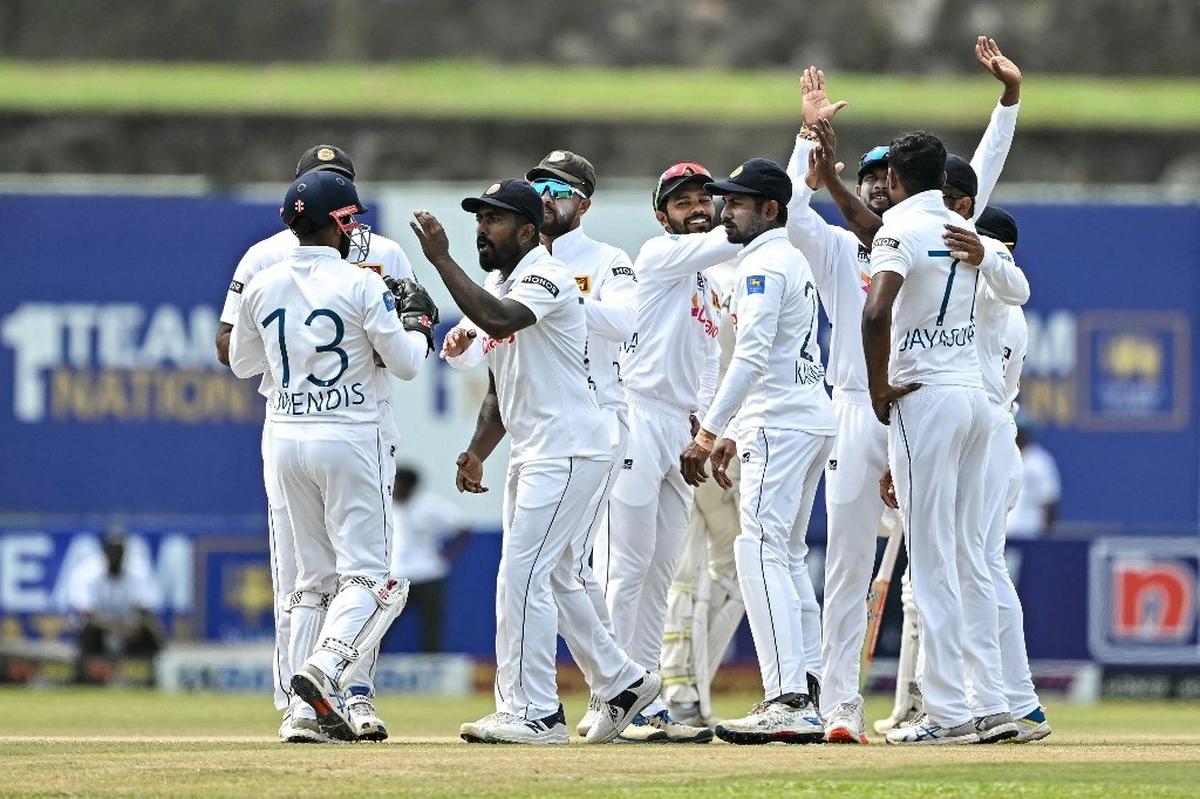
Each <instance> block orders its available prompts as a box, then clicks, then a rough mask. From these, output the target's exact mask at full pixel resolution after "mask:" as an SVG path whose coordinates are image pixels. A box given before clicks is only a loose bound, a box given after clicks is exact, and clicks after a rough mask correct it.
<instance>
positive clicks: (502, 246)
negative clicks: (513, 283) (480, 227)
mask: <svg viewBox="0 0 1200 799" xmlns="http://www.w3.org/2000/svg"><path fill="white" fill-rule="evenodd" d="M483 244H487V248H486V249H481V250H479V265H480V266H481V267H483V271H485V272H495V271H497V270H503V269H506V268H511V267H513V266H516V265H517V262H518V261H520V260H521V256H520V253H521V245H520V242H519V241H517V232H516V231H515V230H514V231H513V233H512V235H511V236H509V237H508V238H507V239H504V240H502V241H492V240H491V239H489V238H487V237H486V236H479V237H478V238H476V239H475V246H476V247H479V246H481V245H483Z"/></svg>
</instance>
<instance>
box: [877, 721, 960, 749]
mask: <svg viewBox="0 0 1200 799" xmlns="http://www.w3.org/2000/svg"><path fill="white" fill-rule="evenodd" d="M887 742H888V743H890V744H899V745H903V746H928V745H936V744H973V743H978V742H979V733H978V732H977V731H976V729H975V723H974V722H973V721H968V722H966V723H964V724H959V725H958V726H957V727H949V728H947V727H943V726H941V725H940V724H937V723H935V722H934V721H933V720H932V719H930V718H929V717H928V716H927V715H925V714H924V713H922V714H921V715H920V716H918V717H917V718H916V720H914V721H913V722H912V723H910V724H905V725H904V726H902V727H897V728H896V729H894V730H892V731H891V732H889V733H888V734H887Z"/></svg>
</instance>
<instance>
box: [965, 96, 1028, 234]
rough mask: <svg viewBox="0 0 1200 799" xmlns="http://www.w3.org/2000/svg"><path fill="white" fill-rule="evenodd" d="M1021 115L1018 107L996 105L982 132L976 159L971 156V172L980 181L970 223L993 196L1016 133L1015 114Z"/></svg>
mask: <svg viewBox="0 0 1200 799" xmlns="http://www.w3.org/2000/svg"><path fill="white" fill-rule="evenodd" d="M1020 111H1021V104H1020V103H1017V104H1015V105H1001V104H1000V103H997V104H996V108H995V109H994V110H993V111H992V118H991V119H990V120H989V121H988V126H987V130H985V131H984V132H983V138H982V139H980V140H979V146H978V147H976V148H975V155H973V156H971V168H972V169H974V170H975V177H976V178H977V179H978V181H979V188H978V189H977V190H976V192H975V215H974V216H973V217H971V221H976V220H978V219H979V215H980V214H981V213H983V209H984V208H986V207H987V204H988V202H989V201H990V200H991V198H992V192H993V191H994V190H995V188H996V183H997V182H998V181H999V180H1000V173H1001V172H1003V171H1004V162H1005V161H1006V160H1007V159H1008V151H1009V148H1011V147H1012V140H1013V135H1014V134H1015V133H1016V130H1017V114H1019V113H1020Z"/></svg>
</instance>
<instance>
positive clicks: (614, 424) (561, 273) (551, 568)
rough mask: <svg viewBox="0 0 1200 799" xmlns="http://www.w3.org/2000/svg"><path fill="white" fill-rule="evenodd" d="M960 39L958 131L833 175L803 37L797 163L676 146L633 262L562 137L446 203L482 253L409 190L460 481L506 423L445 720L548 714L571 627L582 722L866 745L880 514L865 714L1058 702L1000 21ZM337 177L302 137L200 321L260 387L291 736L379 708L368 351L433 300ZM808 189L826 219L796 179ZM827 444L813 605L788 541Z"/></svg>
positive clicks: (907, 734)
mask: <svg viewBox="0 0 1200 799" xmlns="http://www.w3.org/2000/svg"><path fill="white" fill-rule="evenodd" d="M976 56H977V58H978V59H979V61H980V63H981V64H982V65H983V66H984V67H985V68H986V69H987V70H988V71H989V72H990V73H991V74H993V75H994V76H995V77H996V78H997V79H998V80H999V81H1000V82H1001V83H1003V85H1004V93H1003V95H1002V96H1001V99H1000V103H999V104H998V105H997V107H996V109H995V111H994V112H993V114H992V117H991V120H990V123H989V126H988V129H987V131H986V133H985V134H984V137H983V140H982V142H981V143H980V146H979V148H978V149H977V151H976V152H975V154H974V156H973V157H972V158H971V159H970V160H969V161H968V160H966V159H963V158H960V157H958V156H955V155H952V154H949V155H948V154H947V152H946V149H945V147H944V145H943V144H942V142H941V141H940V140H938V139H937V138H936V137H934V136H932V135H930V134H928V133H923V132H912V133H905V134H903V135H900V136H897V137H896V138H894V139H893V140H892V141H891V143H890V144H888V145H887V146H880V147H876V148H873V149H872V150H870V151H868V152H867V153H866V154H865V155H864V156H863V157H862V159H861V161H860V163H859V168H858V173H857V188H856V190H855V191H851V190H850V189H849V188H847V187H846V186H845V185H844V184H843V183H842V181H841V178H840V177H839V172H840V171H841V168H842V165H841V164H840V163H839V162H838V161H837V137H836V134H835V131H834V128H833V125H832V121H831V120H832V119H833V117H834V116H835V114H836V113H837V112H838V111H839V110H840V109H841V108H842V107H844V106H845V105H846V103H845V102H839V103H830V102H829V100H828V97H827V95H826V91H825V77H824V74H823V73H822V72H821V71H819V70H817V69H816V68H809V69H807V70H805V71H804V75H803V79H802V89H803V102H802V117H803V120H802V122H803V124H802V126H801V128H800V131H799V133H798V135H797V136H796V141H795V149H794V152H793V154H792V157H791V159H790V160H789V162H788V164H787V165H786V167H785V166H781V165H779V164H777V163H775V162H773V161H771V160H768V159H765V158H751V159H749V160H747V161H746V162H744V163H743V164H742V165H740V166H738V167H737V168H735V169H734V170H732V172H730V173H729V175H728V177H727V178H724V179H717V178H714V177H713V175H712V174H711V173H710V172H709V170H707V169H706V168H705V167H704V166H702V165H701V164H699V163H696V162H688V161H684V162H680V163H677V164H675V165H673V166H671V167H670V168H669V169H667V170H666V171H665V172H663V174H662V175H661V176H660V177H659V179H658V181H657V183H656V185H655V186H654V189H653V192H652V203H653V211H654V214H655V218H656V219H657V221H658V222H659V224H660V225H661V226H662V228H663V235H660V236H657V237H655V238H652V239H651V240H650V241H648V242H646V243H645V244H644V245H643V246H642V248H641V250H640V251H639V252H638V254H637V257H636V258H635V259H633V260H632V261H631V260H630V259H629V257H628V256H627V255H626V254H625V253H624V252H623V251H622V250H620V249H619V248H617V247H614V246H611V245H608V244H605V243H602V242H598V241H595V240H593V239H592V238H590V237H589V236H588V235H587V234H586V233H585V231H584V227H583V225H582V222H583V219H584V217H585V215H586V213H587V211H588V210H589V208H590V207H591V203H592V198H593V195H594V194H595V192H596V187H597V183H596V172H595V169H594V168H593V166H592V164H591V163H590V162H589V161H588V160H587V159H586V158H584V157H582V156H580V155H577V154H575V153H573V152H569V151H566V150H555V151H553V152H551V153H549V154H548V155H547V156H546V157H545V158H543V159H542V160H541V162H540V163H538V164H537V165H536V166H534V167H533V168H531V169H530V170H529V171H528V172H527V173H526V174H525V175H524V177H523V178H515V179H507V180H501V181H498V182H495V183H493V184H491V185H490V186H488V187H487V188H486V189H485V190H484V191H483V192H482V193H481V194H480V195H479V196H476V197H468V198H466V199H464V200H463V201H462V204H461V205H462V209H463V210H464V211H465V212H467V213H470V214H473V215H474V217H475V220H476V249H477V252H478V258H479V264H480V266H481V267H482V268H483V269H484V271H485V272H486V277H485V279H484V281H483V283H482V285H480V284H478V283H476V282H475V280H474V279H473V278H472V277H471V276H470V275H468V274H467V273H466V272H465V271H464V270H463V269H462V268H461V267H460V266H459V264H457V263H456V262H455V260H454V259H453V258H452V257H451V255H450V245H449V241H448V238H447V236H446V233H445V231H444V230H443V228H442V225H441V223H440V222H439V221H438V220H437V219H436V218H435V217H434V216H433V215H432V214H430V213H428V212H426V211H417V212H416V213H415V214H414V215H413V220H412V222H411V227H412V231H413V233H414V234H415V236H416V239H417V241H418V242H419V244H420V247H421V250H422V252H423V253H424V255H425V258H426V259H427V260H428V262H429V264H430V265H431V266H432V267H433V269H434V270H435V271H436V273H437V276H438V278H439V279H440V280H441V281H442V283H443V284H444V285H445V287H446V289H447V291H448V292H449V294H450V296H451V297H452V298H453V300H454V302H455V303H456V304H457V306H458V308H459V309H460V310H461V311H462V313H463V319H462V320H461V321H460V322H459V323H458V324H457V325H455V326H454V327H453V328H452V329H451V330H450V331H449V332H447V333H446V335H445V336H444V338H443V340H442V344H441V349H440V352H439V353H438V355H439V357H441V358H443V359H444V360H445V361H446V362H447V363H448V364H449V365H450V366H451V367H453V368H455V369H478V368H483V367H486V368H487V370H488V377H489V380H488V390H487V393H486V395H485V397H484V399H483V402H482V404H481V407H480V409H479V416H478V421H477V425H476V429H475V433H474V435H473V436H472V437H471V440H470V441H469V442H468V443H467V446H466V449H465V450H464V451H462V452H461V453H460V454H459V455H457V459H456V465H457V476H456V484H457V488H458V490H459V491H460V492H466V493H482V492H485V491H488V490H489V488H488V487H487V486H486V485H485V477H484V463H485V462H486V461H487V460H488V458H489V457H490V456H491V455H492V453H493V451H494V450H495V448H496V446H497V445H498V444H499V443H500V441H501V440H502V439H504V437H505V436H508V438H509V442H510V455H509V460H508V465H507V469H506V471H505V472H504V477H503V481H504V482H503V491H504V499H503V518H502V527H503V543H502V550H501V551H502V555H501V560H500V564H499V569H498V573H497V580H496V608H495V610H496V677H495V703H496V711H495V712H494V713H491V714H489V715H487V716H485V717H484V718H481V719H479V720H477V721H473V722H468V723H465V724H463V725H462V727H461V729H460V736H461V737H462V738H463V739H464V740H466V741H468V742H471V743H528V744H552V743H566V742H567V740H568V738H569V733H568V726H567V719H566V717H565V715H564V712H563V706H562V704H561V703H560V701H559V697H558V690H557V683H556V649H557V639H558V637H559V636H561V637H562V638H563V639H564V641H565V642H566V644H567V646H568V648H569V649H570V652H571V655H572V658H573V659H574V661H575V663H576V664H578V666H579V667H580V669H581V671H582V672H583V675H584V678H585V680H586V681H587V684H588V686H589V689H590V693H591V699H590V702H589V706H588V710H587V713H586V714H585V715H584V716H583V718H582V719H580V720H579V721H578V723H577V726H576V731H577V733H578V734H579V735H580V736H583V737H584V739H585V740H586V741H587V742H589V743H605V742H610V741H621V742H626V743H638V742H647V743H652V742H672V743H695V744H703V743H707V742H709V741H711V740H712V738H713V737H714V733H715V735H716V736H717V737H719V738H721V739H722V740H724V741H728V742H731V743H735V744H758V743H768V742H773V741H781V742H789V743H815V742H820V741H828V742H831V743H860V744H865V743H867V737H866V733H865V726H866V722H865V717H864V713H863V697H862V696H861V694H860V693H859V690H860V689H859V684H860V677H861V674H860V672H861V668H860V653H861V652H862V650H863V645H864V638H865V637H866V636H867V619H868V611H867V602H866V599H867V595H868V589H869V588H870V584H871V577H872V569H873V567H874V563H875V554H876V541H877V537H878V535H879V532H880V531H881V530H887V529H895V530H897V531H899V532H896V533H893V535H900V534H902V535H903V536H904V542H905V544H906V549H907V552H908V560H909V569H908V572H907V573H906V575H905V577H904V581H903V582H904V589H903V595H904V599H905V627H904V633H905V634H904V639H903V648H902V652H901V664H900V673H899V674H898V676H897V698H896V707H895V708H894V710H893V712H892V715H891V716H890V717H889V718H888V719H884V720H882V721H880V722H877V723H876V725H875V728H876V731H878V732H880V733H883V734H886V740H887V742H888V743H891V744H910V745H921V744H951V743H988V742H994V741H1003V740H1016V741H1021V742H1023V741H1030V740H1037V739H1039V738H1043V737H1045V736H1046V735H1048V734H1049V733H1050V726H1049V724H1048V722H1047V721H1046V718H1045V714H1044V711H1043V710H1042V708H1041V706H1040V702H1039V700H1038V697H1037V695H1036V694H1035V693H1034V691H1033V685H1032V682H1031V679H1030V673H1029V665H1028V660H1027V656H1026V654H1025V643H1024V634H1023V619H1022V615H1021V614H1022V611H1021V606H1020V602H1019V600H1018V598H1017V595H1016V592H1015V589H1014V588H1013V584H1012V580H1011V578H1010V577H1009V574H1008V571H1007V567H1006V565H1005V562H1004V541H1005V519H1006V514H1007V511H1008V510H1009V508H1010V507H1011V506H1012V504H1013V503H1014V502H1015V500H1016V491H1017V489H1018V488H1019V485H1020V462H1019V458H1018V455H1017V450H1016V444H1015V423H1014V420H1013V413H1014V411H1015V401H1016V395H1017V387H1018V384H1019V378H1020V370H1021V364H1022V361H1023V359H1024V351H1025V338H1026V333H1025V325H1024V317H1023V315H1022V312H1021V310H1020V306H1021V305H1022V304H1024V302H1025V301H1026V300H1027V299H1028V297H1029V283H1028V281H1027V279H1026V278H1025V275H1024V274H1023V273H1022V271H1021V270H1020V268H1018V267H1017V265H1016V263H1015V261H1014V260H1013V257H1012V255H1011V252H1012V250H1013V248H1014V247H1015V245H1016V240H1017V228H1016V223H1015V221H1014V220H1013V219H1012V217H1011V216H1009V215H1008V214H1007V213H1006V212H1004V211H1003V210H1001V209H999V208H995V207H989V206H988V198H989V197H990V195H991V192H992V189H993V187H994V186H995V184H996V182H997V180H998V178H999V175H1000V172H1001V170H1002V167H1003V164H1004V160H1005V158H1006V156H1007V153H1008V149H1009V146H1010V144H1011V142H1012V138H1013V133H1014V129H1015V125H1016V118H1017V111H1018V108H1019V95H1020V83H1021V73H1020V71H1019V69H1017V67H1016V65H1015V64H1013V63H1012V62H1011V61H1010V60H1009V59H1007V58H1006V57H1004V55H1003V54H1002V53H1001V51H1000V49H999V48H998V47H997V46H996V43H995V42H994V41H992V40H988V39H985V38H983V37H980V39H979V41H978V42H977V44H976ZM354 177H355V172H354V166H353V163H352V162H351V160H350V158H349V156H348V155H347V154H346V153H345V152H344V151H342V150H340V149H339V148H337V147H333V146H330V145H318V146H317V147H314V148H312V149H310V150H309V151H308V152H306V153H305V154H304V156H303V157H302V158H301V160H300V163H299V164H298V166H297V169H296V179H295V181H294V182H293V183H292V184H291V186H290V187H289V188H288V190H287V192H286V195H285V197H284V203H283V207H282V208H281V216H282V218H283V222H284V224H285V225H286V229H284V230H282V231H280V232H279V233H277V234H276V235H274V236H272V237H271V238H269V239H266V240H264V241H263V242H260V243H259V244H257V245H255V246H254V247H252V248H251V249H250V251H249V252H247V254H246V256H245V257H244V258H243V259H242V261H241V263H240V264H239V265H238V268H237V270H236V271H235V273H234V277H233V282H232V283H231V285H230V290H229V293H228V295H227V298H226V303H225V308H224V311H223V313H222V317H221V322H222V325H221V328H220V330H219V332H218V337H217V349H218V355H219V357H220V358H221V360H222V362H223V363H228V364H229V365H230V367H231V368H232V369H233V371H234V373H235V374H237V375H238V376H239V377H251V376H255V375H261V378H260V381H261V382H260V392H261V393H262V395H263V396H264V398H265V399H266V407H267V416H266V421H265V422H264V426H263V438H262V454H263V465H264V469H263V476H264V482H265V484H266V489H267V498H268V512H269V513H268V518H269V523H270V546H271V565H272V574H273V579H274V585H275V592H276V603H275V611H276V612H275V622H276V640H275V663H274V672H275V677H276V679H275V702H276V707H277V708H278V709H279V710H281V711H283V712H284V718H283V722H282V725H281V727H280V730H279V735H280V738H281V740H284V741H288V742H297V743H298V742H323V741H330V740H341V741H354V740H382V739H384V738H386V737H387V735H388V732H387V727H386V725H385V723H384V721H383V720H382V719H381V718H380V717H379V714H378V712H377V710H376V708H375V706H374V703H373V696H374V686H373V682H372V675H373V671H374V663H375V659H376V657H377V651H378V645H379V642H380V640H381V639H382V637H383V635H384V633H385V632H386V631H387V629H388V627H389V626H390V624H391V623H392V621H393V620H394V619H395V618H396V617H397V615H398V614H399V613H400V611H401V610H402V609H403V607H404V604H405V600H406V597H407V591H408V582H407V581H406V580H404V579H402V578H401V577H400V576H398V575H395V574H392V573H391V571H392V568H391V565H390V564H391V555H392V547H393V541H392V537H393V530H392V518H391V509H390V508H391V503H390V497H391V492H392V486H391V482H392V479H393V474H394V471H395V456H396V453H397V451H398V448H399V447H400V440H399V438H400V437H399V433H398V431H397V429H396V425H395V422H394V420H393V414H392V410H391V407H390V403H389V386H390V378H389V376H388V374H389V373H391V374H392V375H395V376H396V377H398V378H399V379H401V380H412V379H416V378H418V373H419V372H420V370H421V368H422V365H423V363H424V362H425V361H426V360H427V358H428V356H429V355H430V353H432V352H433V351H434V349H435V337H434V329H435V327H436V325H437V323H438V310H437V307H436V305H435V304H434V302H433V301H432V299H431V298H430V296H429V294H428V293H427V292H426V291H425V289H424V288H423V287H422V286H421V285H420V284H419V283H418V282H416V280H415V279H414V276H413V270H412V268H411V266H410V264H409V263H408V261H407V259H406V258H405V256H404V254H403V252H402V251H401V249H400V247H399V245H398V244H396V242H394V241H391V240H389V239H387V238H384V237H383V236H380V235H377V234H374V233H372V232H371V231H370V230H369V228H368V227H367V226H365V225H363V224H361V223H360V222H359V221H358V220H357V219H356V216H357V215H360V214H362V213H364V212H365V208H364V207H363V206H362V204H361V203H360V201H359V197H358V194H357V191H356V189H355V186H354V182H353V181H354ZM821 189H825V190H827V191H828V192H829V194H830V196H831V198H832V199H833V201H834V202H835V204H836V205H837V206H838V209H839V211H840V212H841V213H842V215H843V216H844V218H845V220H846V223H847V226H848V229H847V228H841V227H837V226H834V225H830V224H828V223H826V222H825V221H824V220H823V219H822V218H821V217H819V216H818V215H817V214H816V212H815V211H814V210H813V209H812V208H811V206H810V200H811V198H812V197H813V195H814V193H815V192H817V191H819V190H821ZM721 201H723V205H722V207H721V208H720V209H718V205H717V203H718V202H721ZM821 308H823V309H824V312H825V315H826V317H827V318H828V320H829V322H830V325H831V327H832V334H831V338H830V345H829V353H828V357H827V358H825V357H823V354H822V352H821V347H820V344H819V343H818V320H819V310H820V309H821ZM826 364H827V365H826ZM826 384H828V386H829V387H830V388H832V397H831V396H830V393H829V392H828V391H827V388H826ZM822 476H824V478H825V497H826V510H827V517H828V548H827V555H826V563H825V581H824V584H825V593H824V604H823V606H822V605H820V604H818V601H817V595H816V592H815V590H814V586H813V582H812V580H811V578H810V575H809V568H808V564H807V562H806V556H807V552H808V549H807V545H806V542H805V535H806V531H807V529H808V524H809V517H810V514H811V511H812V507H813V503H814V500H815V497H816V493H817V489H818V486H819V484H820V481H821V478H822ZM492 479H499V478H498V477H495V476H493V478H492ZM401 566H402V564H401ZM743 615H745V617H746V618H747V620H748V622H749V626H750V629H751V632H752V635H753V639H754V646H755V649H756V653H757V657H758V662H759V667H760V671H761V676H762V683H763V694H764V701H762V702H761V703H759V704H758V705H756V706H755V707H754V708H752V709H751V710H750V712H749V713H748V714H747V715H746V716H744V717H742V718H737V719H725V720H720V719H717V718H715V717H714V715H713V713H712V709H711V698H710V686H711V682H712V679H713V676H714V674H715V672H716V669H717V667H718V666H719V663H720V660H721V656H722V654H723V653H724V652H725V650H726V649H727V648H728V645H729V642H730V640H731V638H732V636H733V634H734V632H735V630H736V628H737V626H738V625H739V624H740V623H741V619H742V617H743Z"/></svg>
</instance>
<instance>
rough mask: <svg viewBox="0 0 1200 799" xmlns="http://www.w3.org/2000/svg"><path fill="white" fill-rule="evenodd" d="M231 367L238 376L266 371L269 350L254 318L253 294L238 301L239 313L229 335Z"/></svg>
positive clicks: (247, 375)
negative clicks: (264, 344)
mask: <svg viewBox="0 0 1200 799" xmlns="http://www.w3.org/2000/svg"><path fill="white" fill-rule="evenodd" d="M229 368H230V369H232V370H233V373H234V374H235V375H237V376H238V377H242V378H245V377H251V376H253V375H256V374H259V373H261V372H264V371H266V369H267V350H266V347H265V346H263V340H262V334H261V333H259V330H258V323H257V321H256V320H255V319H254V302H253V296H252V295H250V296H247V297H245V298H244V301H242V302H239V303H238V315H237V317H236V318H235V320H234V322H233V333H232V334H231V335H230V337H229Z"/></svg>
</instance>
